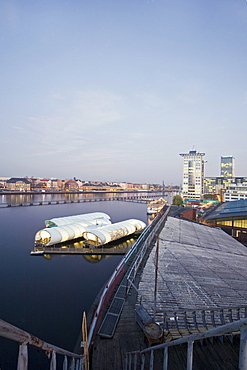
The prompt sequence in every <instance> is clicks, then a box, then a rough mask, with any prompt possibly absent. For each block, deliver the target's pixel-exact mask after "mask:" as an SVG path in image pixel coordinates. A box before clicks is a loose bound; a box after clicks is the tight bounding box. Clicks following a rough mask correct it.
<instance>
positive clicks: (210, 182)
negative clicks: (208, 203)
mask: <svg viewBox="0 0 247 370" xmlns="http://www.w3.org/2000/svg"><path fill="white" fill-rule="evenodd" d="M204 193H206V194H215V193H216V177H205V178H204Z"/></svg>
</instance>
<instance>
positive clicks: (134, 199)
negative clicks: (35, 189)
mask: <svg viewBox="0 0 247 370" xmlns="http://www.w3.org/2000/svg"><path fill="white" fill-rule="evenodd" d="M24 194H25V195H26V193H24ZM46 194H47V193H46ZM72 194H74V193H72ZM80 194H81V193H80ZM36 195H37V193H36ZM43 195H45V194H43ZM157 197H158V196H157V195H153V196H152V197H148V196H143V195H140V194H137V195H129V196H112V197H105V198H102V197H98V198H97V197H96V198H85V199H77V200H73V199H65V200H61V199H58V200H41V201H40V200H37V201H26V202H23V201H19V202H17V203H6V202H5V203H0V208H7V207H25V206H45V205H56V204H70V203H92V202H109V201H121V202H136V203H144V204H146V203H149V202H150V201H151V200H152V199H156V198H157Z"/></svg>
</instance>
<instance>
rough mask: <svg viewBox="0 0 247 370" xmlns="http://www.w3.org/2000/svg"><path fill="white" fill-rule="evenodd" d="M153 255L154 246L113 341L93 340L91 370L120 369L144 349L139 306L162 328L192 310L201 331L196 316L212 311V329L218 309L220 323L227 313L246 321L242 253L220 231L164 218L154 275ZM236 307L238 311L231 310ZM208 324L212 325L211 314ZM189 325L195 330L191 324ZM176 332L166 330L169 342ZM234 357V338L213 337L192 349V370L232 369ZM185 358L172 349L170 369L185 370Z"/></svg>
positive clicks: (246, 273) (246, 253)
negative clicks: (130, 355)
mask: <svg viewBox="0 0 247 370" xmlns="http://www.w3.org/2000/svg"><path fill="white" fill-rule="evenodd" d="M156 255H157V250H156V246H155V247H154V248H153V249H152V251H151V253H150V255H149V258H148V260H147V263H146V265H145V267H144V269H143V270H142V271H141V272H140V275H139V283H138V282H137V283H136V284H137V286H139V292H138V296H137V293H136V291H133V289H132V290H131V294H130V296H128V297H127V299H126V300H125V303H124V306H123V310H122V314H121V317H120V319H119V322H118V325H117V328H116V331H115V334H114V336H113V338H112V339H105V338H102V337H100V336H99V335H96V338H95V341H94V344H93V346H92V351H91V369H92V370H111V369H112V370H115V369H119V370H121V369H123V370H124V369H125V363H124V361H125V354H126V353H127V352H130V351H137V350H140V349H144V348H147V345H148V343H147V341H146V339H145V337H144V334H143V331H142V330H141V328H140V326H139V325H138V324H137V323H136V313H135V307H136V306H135V305H136V303H138V304H139V303H140V301H141V303H142V305H143V307H144V308H145V309H146V311H147V312H148V313H149V315H150V316H152V315H154V314H155V321H156V322H157V321H158V322H160V323H163V322H164V320H165V317H169V319H170V318H171V319H172V322H170V325H171V324H173V325H175V323H174V317H176V312H178V311H179V312H181V311H188V312H189V311H191V312H193V310H194V311H195V312H196V313H197V324H198V326H199V327H200V328H203V320H202V319H198V317H199V316H200V315H201V316H202V314H201V312H202V311H203V310H206V311H207V310H208V311H210V312H211V311H212V310H215V316H214V320H215V322H214V321H213V323H214V324H215V326H217V325H222V321H221V320H222V315H221V308H222V307H225V309H226V311H222V312H223V314H224V315H223V319H224V320H225V322H227V320H228V321H229V320H231V315H230V313H229V312H232V313H233V312H234V314H233V316H234V317H233V320H237V319H238V313H239V315H241V317H245V316H246V312H247V310H246V306H247V286H246V280H247V270H246V266H247V249H246V248H245V247H244V246H243V245H241V244H240V243H238V242H237V241H235V240H234V239H232V238H231V237H230V236H229V235H227V234H225V233H224V232H223V231H221V230H219V229H212V228H209V227H207V226H204V225H200V224H196V223H193V222H189V221H186V220H181V219H174V218H168V221H167V223H166V225H165V227H164V228H163V230H162V232H161V234H160V242H159V250H158V255H159V259H158V270H156V269H155V266H156ZM155 271H156V273H155ZM156 278H157V279H156ZM155 280H156V281H155ZM155 286H156V287H157V294H156V305H155V304H154V301H155V293H154V292H155V290H156V288H155ZM236 306H239V307H242V308H241V309H239V310H236V311H234V309H235V308H236ZM229 310H230V311H229ZM231 310H232V311H231ZM206 311H205V312H206ZM236 312H238V313H236ZM209 316H210V315H209ZM205 317H206V316H205ZM210 320H211V321H210V326H212V325H213V324H212V315H211V316H210ZM183 323H184V320H182V319H179V318H178V320H177V324H178V325H179V327H180V328H181V329H184V326H183ZM190 325H191V326H193V325H194V323H193V320H192V323H190ZM208 325H209V324H208ZM213 326H214V325H213ZM174 329H176V327H174ZM204 330H205V329H204ZM175 331H176V330H175ZM175 331H173V332H172V330H171V331H170V333H173V335H174V337H173V338H170V339H169V340H171V339H172V340H173V339H175V338H176V337H177V335H180V336H183V330H180V331H176V333H175ZM186 333H187V332H186ZM186 333H184V334H185V335H186ZM238 357H239V335H237V334H236V335H234V336H230V337H229V336H227V337H221V338H216V339H214V340H213V341H212V342H211V341H210V340H209V339H207V340H205V339H204V340H203V341H202V342H199V343H195V345H194V358H193V370H204V369H205V370H216V369H217V370H219V369H221V370H233V369H237V368H238ZM186 359H187V348H186V346H183V345H180V346H177V347H171V348H170V349H169V362H168V365H169V367H168V368H169V370H170V369H171V370H178V369H179V370H180V369H186ZM162 361H163V351H162V350H160V351H158V353H157V354H156V355H155V361H154V369H158V370H159V369H162V366H163V365H162ZM145 368H146V367H145ZM137 369H140V363H139V365H138V366H137Z"/></svg>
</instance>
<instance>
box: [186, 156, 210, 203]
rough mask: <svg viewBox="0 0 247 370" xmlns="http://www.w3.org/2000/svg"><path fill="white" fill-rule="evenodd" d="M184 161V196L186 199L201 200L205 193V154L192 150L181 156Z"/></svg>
mask: <svg viewBox="0 0 247 370" xmlns="http://www.w3.org/2000/svg"><path fill="white" fill-rule="evenodd" d="M180 155H181V156H182V157H183V159H184V163H183V184H182V196H183V197H184V198H185V199H188V200H190V199H197V200H201V199H202V195H203V192H204V189H203V188H204V160H203V156H204V155H205V153H198V152H196V151H195V150H191V151H190V152H189V153H182V154H180Z"/></svg>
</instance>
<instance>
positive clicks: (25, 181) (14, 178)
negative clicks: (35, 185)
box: [6, 177, 30, 184]
mask: <svg viewBox="0 0 247 370" xmlns="http://www.w3.org/2000/svg"><path fill="white" fill-rule="evenodd" d="M19 181H22V182H24V183H25V184H30V181H28V180H27V179H25V178H24V177H11V179H9V180H7V181H6V183H8V184H10V183H15V182H19Z"/></svg>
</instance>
